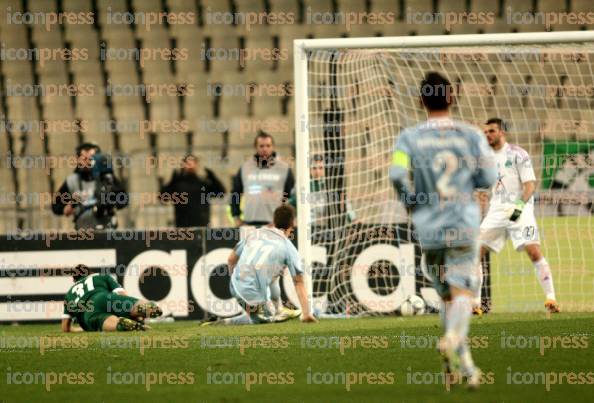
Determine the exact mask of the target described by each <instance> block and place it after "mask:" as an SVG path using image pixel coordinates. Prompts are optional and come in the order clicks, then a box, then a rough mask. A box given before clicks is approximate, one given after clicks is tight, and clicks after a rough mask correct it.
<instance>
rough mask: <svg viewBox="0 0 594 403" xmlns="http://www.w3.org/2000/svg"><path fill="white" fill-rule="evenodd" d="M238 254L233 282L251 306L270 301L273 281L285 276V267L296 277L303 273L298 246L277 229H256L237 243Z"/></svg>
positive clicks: (236, 290)
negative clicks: (270, 288) (269, 288)
mask: <svg viewBox="0 0 594 403" xmlns="http://www.w3.org/2000/svg"><path fill="white" fill-rule="evenodd" d="M235 253H236V254H237V255H238V256H239V261H238V262H237V265H236V266H235V269H234V270H233V274H232V275H231V283H232V285H233V288H234V289H235V292H236V293H237V294H238V296H239V297H240V298H242V299H243V300H244V301H245V302H247V303H248V304H249V305H257V304H263V303H265V302H266V301H267V299H268V293H269V291H268V287H269V285H270V283H272V281H273V280H274V279H275V278H277V277H279V276H280V275H282V272H283V270H284V268H285V267H287V268H288V270H289V273H290V274H291V276H293V277H295V276H297V275H300V274H303V269H302V266H301V260H300V258H299V253H298V252H297V249H296V248H295V246H294V245H293V244H292V243H291V241H290V240H289V239H288V238H287V237H286V236H285V234H284V233H283V232H282V231H281V230H279V229H277V228H273V227H262V228H259V229H257V230H254V231H253V232H251V233H250V234H248V235H247V237H246V238H245V239H244V240H242V241H240V242H239V243H238V244H237V245H236V246H235Z"/></svg>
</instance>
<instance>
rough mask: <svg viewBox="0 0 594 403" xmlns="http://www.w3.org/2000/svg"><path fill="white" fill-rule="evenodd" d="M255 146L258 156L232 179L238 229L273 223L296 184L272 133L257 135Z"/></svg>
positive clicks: (232, 204) (235, 219) (233, 207)
mask: <svg viewBox="0 0 594 403" xmlns="http://www.w3.org/2000/svg"><path fill="white" fill-rule="evenodd" d="M254 147H255V148H256V154H254V156H253V158H250V159H249V160H247V161H245V162H244V163H243V164H242V165H241V167H240V168H239V171H238V172H237V175H235V176H234V177H233V185H232V189H231V215H232V216H233V219H234V221H235V225H237V226H240V225H243V224H246V225H255V226H262V225H266V224H270V223H271V222H272V216H273V213H274V210H275V209H276V208H277V207H278V206H280V205H281V204H282V203H284V202H285V201H286V200H287V197H288V195H289V193H290V192H291V189H293V186H294V185H295V179H294V177H293V172H291V168H290V167H289V164H287V163H286V162H284V161H282V160H279V159H278V158H277V156H276V152H275V151H274V139H273V138H272V136H271V135H270V134H268V133H264V132H262V131H261V132H260V133H258V135H257V136H256V138H255V139H254ZM242 198H243V199H244V202H243V218H242V208H241V199H242Z"/></svg>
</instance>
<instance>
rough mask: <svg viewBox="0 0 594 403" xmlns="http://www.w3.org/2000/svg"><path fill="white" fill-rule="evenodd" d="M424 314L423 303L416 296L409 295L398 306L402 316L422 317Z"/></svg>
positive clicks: (421, 299)
mask: <svg viewBox="0 0 594 403" xmlns="http://www.w3.org/2000/svg"><path fill="white" fill-rule="evenodd" d="M424 313H425V301H424V300H423V298H421V297H418V296H416V295H409V296H408V298H406V299H405V300H404V302H403V303H402V305H400V314H401V315H402V316H413V315H423V314H424Z"/></svg>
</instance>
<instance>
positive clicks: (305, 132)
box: [293, 31, 594, 303]
mask: <svg viewBox="0 0 594 403" xmlns="http://www.w3.org/2000/svg"><path fill="white" fill-rule="evenodd" d="M579 42H594V31H563V32H525V33H524V32H521V33H502V34H471V35H428V36H397V37H368V38H329V39H296V40H294V41H293V67H294V86H295V153H296V159H295V162H296V167H295V171H296V193H297V206H298V211H299V214H298V216H297V224H298V228H299V229H300V230H301V231H300V235H299V237H298V248H299V253H300V255H301V257H302V259H303V263H304V267H305V269H306V274H307V276H306V277H307V286H308V289H309V291H310V296H311V295H312V279H311V267H312V266H311V265H312V261H313V259H312V248H311V247H312V242H311V236H310V235H311V234H310V233H309V228H310V224H311V223H310V221H311V214H310V206H309V205H308V203H307V200H308V195H309V193H310V178H309V162H308V158H309V157H308V156H309V109H308V98H307V92H308V71H307V62H308V57H307V56H308V55H307V52H308V51H314V50H322V49H370V48H377V49H386V48H423V47H425V48H441V47H452V46H490V45H498V46H502V45H536V44H549V45H551V44H562V43H579ZM304 229H307V230H304ZM310 303H311V298H310Z"/></svg>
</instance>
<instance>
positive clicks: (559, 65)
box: [294, 32, 594, 314]
mask: <svg viewBox="0 0 594 403" xmlns="http://www.w3.org/2000/svg"><path fill="white" fill-rule="evenodd" d="M593 38H594V32H573V33H541V34H534V33H530V34H495V35H464V36H447V37H446V36H442V37H425V38H423V37H412V38H411V37H409V38H367V39H366V38H359V39H336V40H323V39H321V40H303V41H296V43H295V55H294V57H295V77H296V80H295V85H296V90H297V93H296V116H295V118H296V143H297V181H298V182H297V189H296V191H297V193H298V194H297V196H298V202H299V207H298V219H299V230H300V231H299V233H300V236H299V249H300V252H301V253H302V254H303V256H304V258H305V260H306V263H307V264H308V267H311V269H310V270H311V279H312V291H313V297H314V301H315V304H316V305H317V307H318V309H320V307H321V309H323V310H325V311H326V312H327V313H342V314H359V313H392V312H398V307H399V306H400V304H401V303H402V302H403V301H404V300H405V299H406V298H407V297H408V296H409V295H412V294H417V295H419V296H421V297H423V298H424V299H425V301H426V303H427V304H428V306H429V309H431V307H435V303H436V301H437V295H436V294H435V292H434V291H433V290H432V288H431V284H430V281H429V280H428V278H427V276H426V275H425V270H424V259H423V257H422V253H421V251H420V249H419V247H418V246H417V245H416V243H415V242H414V240H415V235H414V228H412V227H411V224H410V222H409V218H408V217H407V214H406V212H405V210H404V209H403V206H402V205H401V204H400V203H399V202H397V201H396V195H395V193H394V190H393V188H392V184H391V182H390V180H389V177H388V170H389V166H390V164H391V155H392V150H393V146H394V142H395V139H396V138H397V137H398V135H399V133H400V131H401V130H402V129H403V128H405V127H407V126H411V125H415V124H417V123H419V122H421V121H423V120H425V119H426V114H425V112H424V110H423V109H422V108H421V106H420V102H419V86H420V81H421V79H422V78H423V76H424V75H425V73H427V72H428V71H437V72H440V73H442V74H445V75H446V76H447V77H448V78H449V80H450V81H451V82H452V84H453V85H454V87H455V92H456V101H455V104H454V105H453V107H452V108H451V114H452V116H453V118H455V119H459V120H463V121H467V122H471V123H473V124H475V125H477V126H479V127H480V126H481V125H482V124H484V123H485V121H486V120H487V119H488V118H492V117H499V118H501V119H503V120H504V121H505V122H506V126H507V127H506V132H507V141H508V142H509V143H513V144H518V145H520V146H521V147H523V148H524V149H525V150H527V151H528V153H529V154H530V156H531V158H532V163H533V166H534V168H535V174H536V177H537V190H536V199H535V213H536V218H537V222H538V225H539V228H538V231H539V235H540V238H541V245H542V251H543V254H544V256H545V257H546V258H547V260H548V261H549V263H550V265H551V270H552V272H553V276H554V281H555V287H556V293H557V298H558V300H559V302H560V304H561V306H562V309H564V310H567V311H585V310H592V309H593V307H594V222H593V220H592V214H594V210H593V206H592V200H593V197H592V195H593V190H594V111H593V106H594V71H593V66H594V53H593V51H594V42H592V40H593ZM303 228H307V231H303ZM483 290H484V291H483V295H484V296H485V298H488V301H489V302H490V305H491V308H492V310H494V311H498V312H502V311H516V312H517V311H532V310H543V302H544V294H543V292H542V290H541V288H540V286H539V283H538V279H537V277H536V275H535V270H534V268H533V266H532V263H531V262H530V260H529V259H528V257H527V256H526V254H525V253H524V252H521V253H518V252H516V251H515V250H514V249H513V247H512V245H511V242H508V243H507V244H506V247H505V248H504V249H503V251H502V252H501V253H500V254H498V255H494V254H491V255H490V257H489V259H488V276H487V277H486V278H485V287H484V288H483Z"/></svg>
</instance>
